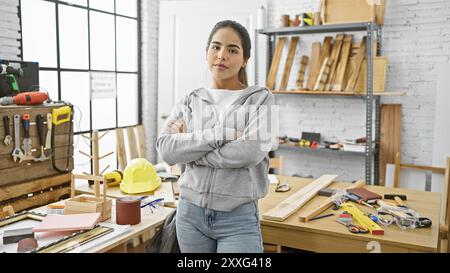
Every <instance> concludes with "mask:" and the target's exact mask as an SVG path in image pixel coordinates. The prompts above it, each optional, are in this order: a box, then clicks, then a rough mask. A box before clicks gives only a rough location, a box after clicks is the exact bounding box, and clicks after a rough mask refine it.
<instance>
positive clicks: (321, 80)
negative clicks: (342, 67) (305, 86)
mask: <svg viewBox="0 0 450 273" xmlns="http://www.w3.org/2000/svg"><path fill="white" fill-rule="evenodd" d="M332 64H333V60H331V59H330V58H325V60H324V61H323V65H322V68H321V69H320V73H319V76H318V77H317V82H316V85H315V86H314V89H313V90H314V91H325V84H326V82H327V79H328V76H329V73H330V68H331V65H332Z"/></svg>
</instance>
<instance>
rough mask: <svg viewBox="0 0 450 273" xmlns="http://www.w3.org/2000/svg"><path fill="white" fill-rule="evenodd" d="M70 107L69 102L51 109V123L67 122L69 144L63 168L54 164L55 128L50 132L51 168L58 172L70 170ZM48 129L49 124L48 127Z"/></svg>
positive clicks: (71, 135)
mask: <svg viewBox="0 0 450 273" xmlns="http://www.w3.org/2000/svg"><path fill="white" fill-rule="evenodd" d="M72 109H73V106H72V105H71V104H69V105H67V106H63V107H60V108H57V109H53V110H52V123H53V124H54V125H55V127H56V126H58V125H60V124H63V123H66V122H69V124H70V125H69V134H68V136H69V145H68V146H67V161H66V166H65V168H63V169H61V168H59V167H58V166H56V158H55V135H56V134H55V131H56V128H53V129H52V131H51V133H52V136H51V141H50V142H51V149H52V165H53V169H55V170H56V171H58V172H60V173H68V172H70V171H71V170H70V158H71V156H70V152H71V150H70V147H71V146H72V138H73V132H72V126H73V124H72ZM47 118H49V116H47ZM48 128H49V129H50V126H49V127H48Z"/></svg>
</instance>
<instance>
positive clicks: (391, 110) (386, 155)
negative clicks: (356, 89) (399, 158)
mask: <svg viewBox="0 0 450 273" xmlns="http://www.w3.org/2000/svg"><path fill="white" fill-rule="evenodd" d="M380 130H381V136H380V186H384V185H385V183H386V166H387V164H395V155H396V154H397V153H398V152H400V148H401V134H402V105H401V104H383V105H381V129H380Z"/></svg>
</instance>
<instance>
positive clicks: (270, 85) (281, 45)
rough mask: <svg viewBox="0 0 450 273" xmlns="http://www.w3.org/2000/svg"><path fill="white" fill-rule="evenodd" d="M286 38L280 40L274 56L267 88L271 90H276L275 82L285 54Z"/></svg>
mask: <svg viewBox="0 0 450 273" xmlns="http://www.w3.org/2000/svg"><path fill="white" fill-rule="evenodd" d="M286 39H287V38H286V37H280V38H278V41H277V45H276V48H275V53H274V55H273V59H272V64H271V66H270V70H269V76H268V77H267V84H266V85H267V88H268V89H269V90H273V89H275V80H276V77H277V72H278V67H279V66H280V59H281V54H282V53H283V48H284V45H285V44H286Z"/></svg>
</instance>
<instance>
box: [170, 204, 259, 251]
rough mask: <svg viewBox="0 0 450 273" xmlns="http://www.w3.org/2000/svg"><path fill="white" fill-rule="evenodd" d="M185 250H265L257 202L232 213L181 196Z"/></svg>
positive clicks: (179, 231)
mask: <svg viewBox="0 0 450 273" xmlns="http://www.w3.org/2000/svg"><path fill="white" fill-rule="evenodd" d="M176 215H177V216H176V217H177V218H176V230H177V239H178V244H179V246H180V250H181V252H182V253H216V252H217V253H262V252H263V246H262V239H261V228H260V224H259V209H258V204H257V201H255V202H251V203H248V204H245V205H242V206H241V207H238V208H237V209H235V210H233V211H231V212H224V211H216V210H210V209H206V208H201V207H197V206H196V205H194V204H192V203H189V202H187V201H185V200H183V199H182V198H180V200H179V203H178V208H177V214H176Z"/></svg>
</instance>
